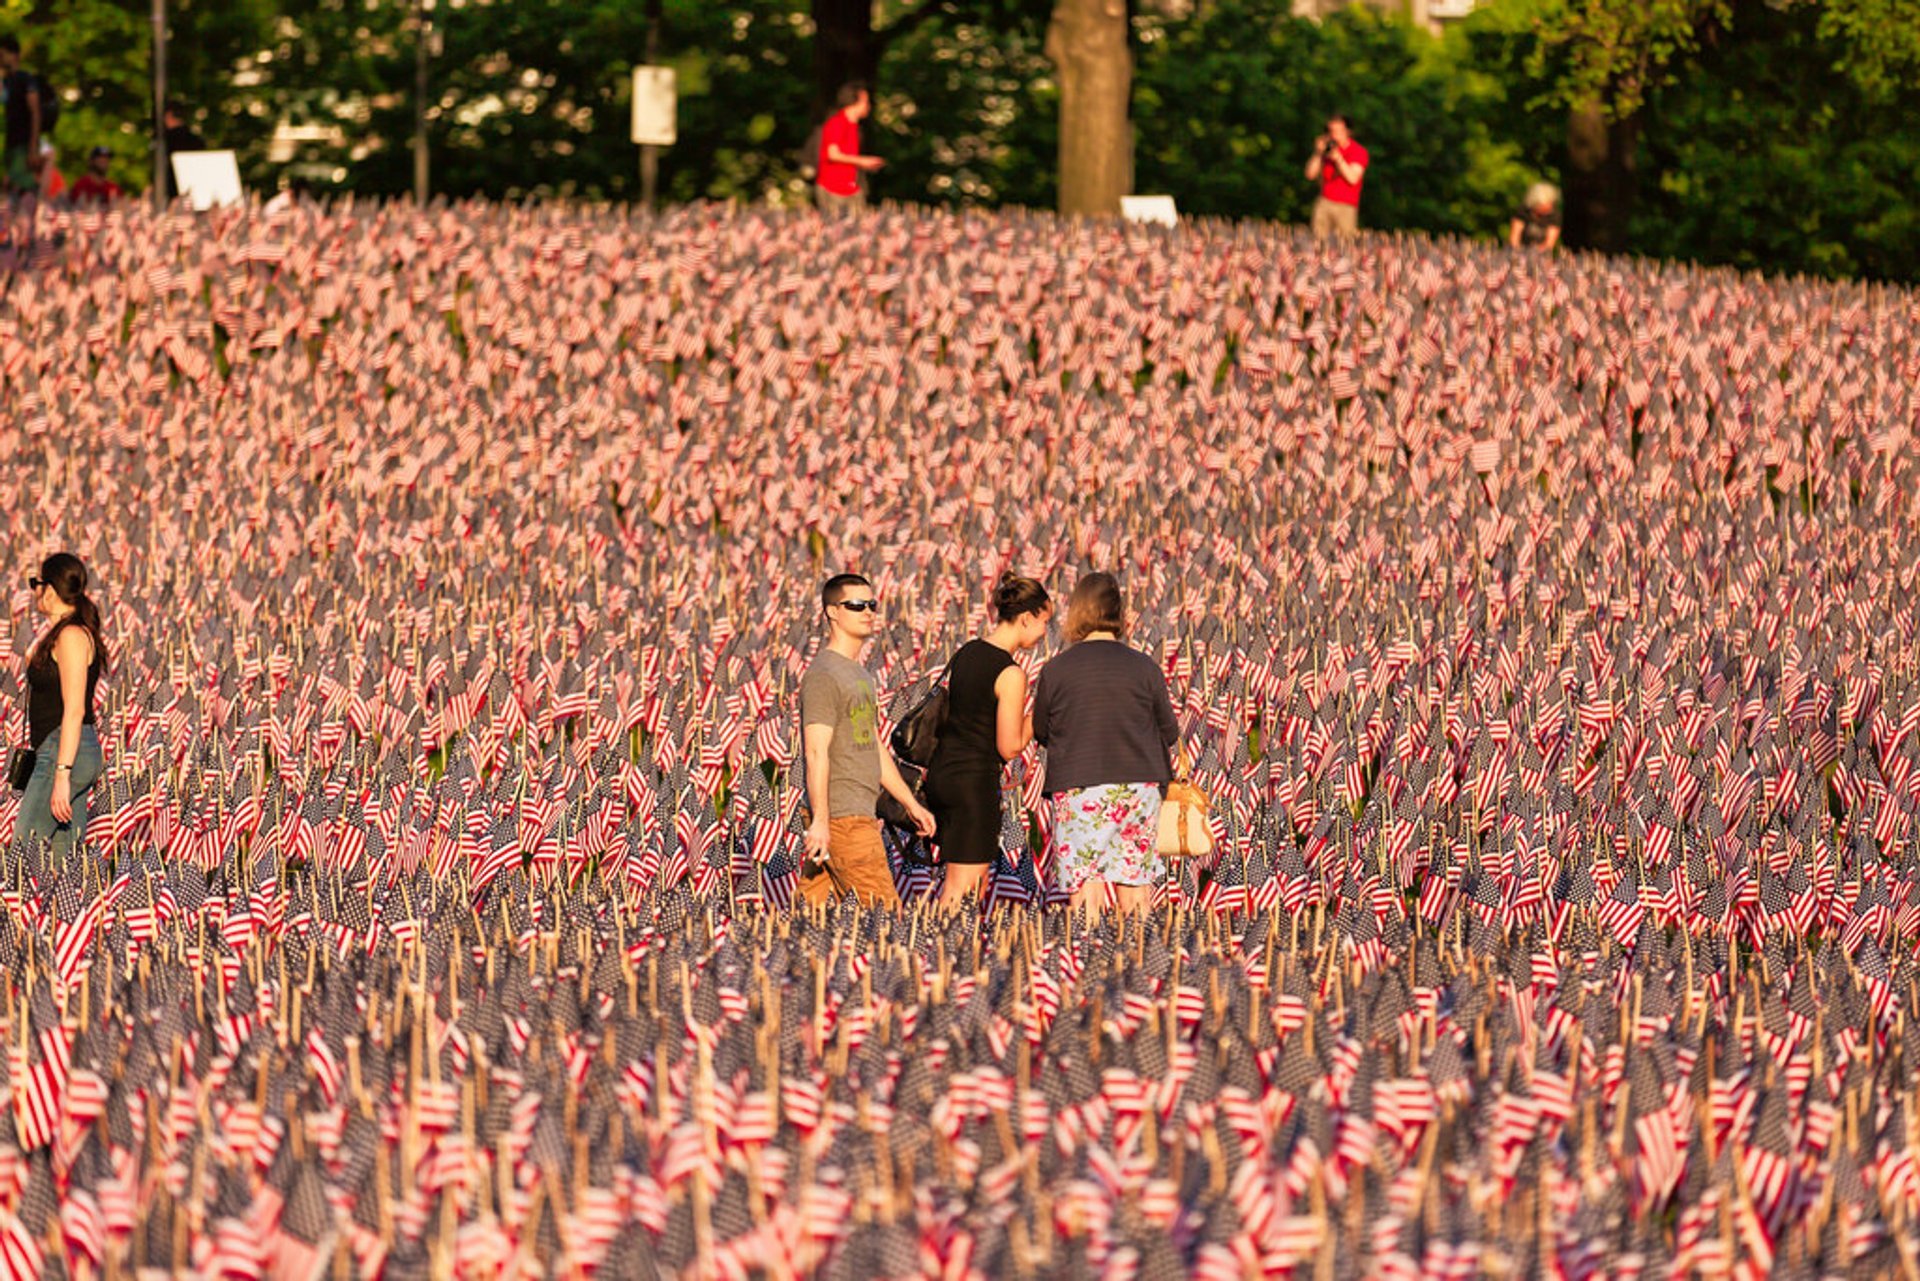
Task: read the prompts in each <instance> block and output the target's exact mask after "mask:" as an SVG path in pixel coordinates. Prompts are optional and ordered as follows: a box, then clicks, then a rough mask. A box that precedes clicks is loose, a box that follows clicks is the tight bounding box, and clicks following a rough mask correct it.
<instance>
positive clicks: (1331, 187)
mask: <svg viewBox="0 0 1920 1281" xmlns="http://www.w3.org/2000/svg"><path fill="white" fill-rule="evenodd" d="M1340 158H1341V159H1342V160H1344V161H1346V162H1347V163H1348V164H1350V165H1359V166H1360V167H1361V168H1362V169H1365V168H1366V167H1367V149H1366V148H1365V147H1363V146H1361V145H1360V144H1359V143H1357V142H1355V141H1353V140H1352V139H1351V138H1349V139H1348V140H1347V145H1346V146H1344V147H1342V148H1340ZM1366 180H1367V176H1366V175H1365V174H1364V173H1363V174H1361V175H1360V177H1359V179H1358V180H1357V181H1354V182H1348V181H1347V180H1346V179H1345V178H1343V177H1341V176H1340V171H1339V170H1338V169H1336V168H1334V165H1333V158H1332V157H1331V156H1329V157H1328V158H1327V159H1326V161H1325V162H1324V163H1323V164H1322V165H1321V167H1320V198H1321V199H1322V200H1326V201H1328V202H1329V203H1332V204H1336V205H1358V204H1359V203H1360V184H1361V183H1362V182H1365V181H1366Z"/></svg>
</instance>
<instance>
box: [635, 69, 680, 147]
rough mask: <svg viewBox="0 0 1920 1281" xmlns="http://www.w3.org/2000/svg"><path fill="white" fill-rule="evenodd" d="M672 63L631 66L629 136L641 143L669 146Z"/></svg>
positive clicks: (671, 136)
mask: <svg viewBox="0 0 1920 1281" xmlns="http://www.w3.org/2000/svg"><path fill="white" fill-rule="evenodd" d="M674 97H675V93H674V83H673V68H672V67H635V68H634V69H633V140H634V141H635V142H637V143H639V144H640V145H641V146H655V147H671V146H672V145H673V142H674V137H675V119H674Z"/></svg>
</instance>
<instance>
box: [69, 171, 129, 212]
mask: <svg viewBox="0 0 1920 1281" xmlns="http://www.w3.org/2000/svg"><path fill="white" fill-rule="evenodd" d="M118 199H120V184H119V183H117V182H115V181H114V180H113V179H111V178H96V177H94V176H93V175H92V174H90V173H83V174H81V175H80V177H79V178H78V179H77V180H76V181H75V182H74V184H73V202H74V203H75V204H77V205H83V204H86V203H87V202H89V201H93V200H97V201H99V202H100V203H101V204H103V205H105V204H111V203H112V202H113V201H116V200H118Z"/></svg>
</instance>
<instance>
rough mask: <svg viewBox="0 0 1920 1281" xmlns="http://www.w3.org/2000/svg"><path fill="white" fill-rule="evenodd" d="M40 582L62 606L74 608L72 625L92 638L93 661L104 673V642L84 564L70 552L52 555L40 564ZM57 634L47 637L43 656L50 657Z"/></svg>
mask: <svg viewBox="0 0 1920 1281" xmlns="http://www.w3.org/2000/svg"><path fill="white" fill-rule="evenodd" d="M40 581H41V582H43V583H45V584H46V585H47V586H48V587H51V588H52V589H53V594H54V595H55V596H58V597H59V598H60V600H61V602H62V603H64V604H67V605H71V606H73V619H72V621H73V622H74V623H76V624H78V625H79V626H81V627H84V628H86V629H87V635H89V636H91V637H92V638H93V661H94V662H95V663H96V664H98V665H99V666H100V667H101V668H103V669H104V668H105V667H106V665H107V638H106V637H105V635H103V634H102V632H101V630H100V607H99V606H98V605H96V604H94V603H93V597H91V596H89V595H87V581H88V580H87V564H86V562H85V561H83V560H81V559H80V558H79V557H78V556H75V555H74V554H73V553H72V552H55V553H54V554H53V555H51V556H49V557H47V558H46V559H45V560H43V561H41V562H40ZM59 630H60V629H59V628H58V627H56V628H54V629H53V631H50V632H48V633H47V640H48V642H49V643H48V644H45V645H43V646H42V652H43V653H44V654H48V655H51V654H52V653H53V645H52V644H51V641H52V640H53V637H54V635H55V633H57V632H58V631H59Z"/></svg>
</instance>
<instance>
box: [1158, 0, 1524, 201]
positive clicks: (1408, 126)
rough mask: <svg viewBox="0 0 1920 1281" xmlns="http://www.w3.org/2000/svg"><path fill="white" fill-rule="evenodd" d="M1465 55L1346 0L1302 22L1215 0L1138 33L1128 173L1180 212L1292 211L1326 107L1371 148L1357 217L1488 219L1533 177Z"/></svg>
mask: <svg viewBox="0 0 1920 1281" xmlns="http://www.w3.org/2000/svg"><path fill="white" fill-rule="evenodd" d="M1467 53H1468V47H1467V46H1466V44H1465V43H1464V42H1463V41H1461V40H1458V39H1454V40H1449V41H1447V42H1444V43H1443V42H1441V41H1437V40H1435V39H1433V38H1432V37H1430V36H1428V35H1426V34H1425V33H1424V32H1420V31H1417V30H1415V29H1413V28H1412V27H1409V26H1408V25H1406V24H1405V23H1404V22H1401V21H1399V20H1396V19H1389V18H1383V17H1381V16H1379V15H1377V14H1375V13H1373V12H1372V11H1371V10H1367V9H1362V8H1359V7H1354V8H1350V9H1347V10H1344V11H1342V12H1340V13H1337V14H1335V15H1334V16H1332V17H1330V18H1327V19H1326V20H1324V21H1322V22H1318V23H1315V22H1309V21H1306V20H1304V19H1299V18H1293V17H1290V16H1287V15H1286V14H1285V13H1284V11H1282V12H1276V6H1273V5H1270V4H1266V3H1261V2H1260V0H1215V3H1211V4H1208V5H1206V6H1204V8H1203V9H1202V10H1201V11H1200V13H1199V14H1198V15H1197V16H1196V17H1195V18H1193V19H1191V20H1187V21H1182V22H1168V23H1166V24H1165V26H1164V27H1163V28H1161V29H1160V30H1158V31H1155V32H1153V35H1152V38H1151V39H1150V40H1149V41H1147V42H1146V43H1145V44H1144V46H1143V52H1142V55H1141V58H1140V69H1139V77H1138V81H1137V85H1136V90H1135V99H1134V102H1135V109H1134V118H1135V120H1136V122H1137V129H1138V143H1137V152H1136V162H1135V172H1136V174H1137V181H1136V183H1135V186H1136V187H1137V188H1138V189H1140V190H1142V191H1170V192H1174V193H1176V194H1177V196H1178V198H1179V200H1180V205H1181V208H1182V209H1183V210H1187V211H1191V212H1193V213H1200V214H1221V215H1228V216H1233V217H1255V218H1268V217H1276V216H1277V217H1280V218H1284V219H1287V220H1289V221H1300V220H1302V219H1304V218H1305V217H1306V216H1307V212H1308V210H1309V209H1310V208H1311V206H1312V203H1313V200H1314V197H1315V196H1316V195H1317V194H1318V193H1317V189H1316V186H1315V184H1314V183H1312V182H1311V181H1309V180H1308V179H1307V178H1306V177H1305V176H1304V174H1303V172H1302V170H1303V167H1304V165H1305V163H1306V157H1307V153H1308V151H1309V150H1310V148H1311V146H1312V140H1313V138H1314V137H1315V136H1316V135H1317V134H1318V133H1319V132H1320V130H1321V128H1322V126H1323V125H1324V123H1325V120H1326V117H1327V114H1328V113H1329V112H1332V111H1336V110H1337V111H1343V112H1345V113H1346V115H1347V116H1348V117H1349V118H1350V119H1351V120H1352V123H1353V127H1354V133H1355V135H1356V136H1357V137H1358V138H1359V139H1360V141H1361V142H1362V143H1363V144H1365V146H1366V148H1367V150H1368V153H1369V155H1370V157H1371V162H1370V165H1369V168H1368V173H1367V181H1366V189H1365V191H1366V194H1365V196H1364V199H1363V201H1362V217H1363V220H1364V221H1365V222H1366V224H1367V225H1369V226H1373V227H1419V228H1425V229H1428V230H1433V231H1458V232H1467V233H1478V234H1485V233H1487V232H1490V231H1492V230H1493V229H1495V228H1496V227H1497V226H1500V225H1503V224H1504V222H1505V220H1506V218H1507V216H1508V215H1509V214H1510V213H1511V212H1512V208H1513V204H1514V201H1515V200H1516V199H1517V197H1518V194H1519V192H1520V190H1521V189H1522V188H1524V186H1525V184H1526V182H1527V180H1528V178H1529V177H1530V176H1532V175H1531V172H1530V171H1529V169H1528V167H1527V165H1526V163H1525V155H1524V152H1523V149H1522V148H1521V147H1520V146H1518V145H1516V144H1515V143H1514V142H1513V141H1512V140H1511V138H1510V136H1509V134H1510V129H1509V128H1508V123H1507V119H1506V107H1505V103H1504V94H1503V92H1502V89H1501V87H1500V85H1499V83H1498V82H1497V81H1495V80H1494V79H1493V78H1492V77H1490V76H1488V75H1487V74H1485V73H1484V72H1482V71H1480V70H1479V69H1478V68H1476V67H1474V66H1473V65H1472V64H1471V62H1470V61H1469V60H1468V58H1467V56H1466V55H1467ZM1191 103H1205V104H1206V109H1205V110H1204V111H1193V110H1188V109H1186V107H1185V104H1191Z"/></svg>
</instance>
